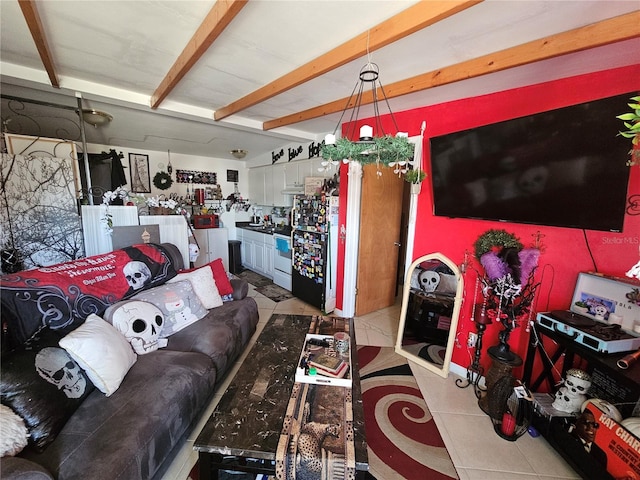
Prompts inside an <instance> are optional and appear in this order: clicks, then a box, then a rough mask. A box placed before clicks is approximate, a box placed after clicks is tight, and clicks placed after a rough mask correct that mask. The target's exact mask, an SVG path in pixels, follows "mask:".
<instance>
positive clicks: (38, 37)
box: [18, 0, 60, 88]
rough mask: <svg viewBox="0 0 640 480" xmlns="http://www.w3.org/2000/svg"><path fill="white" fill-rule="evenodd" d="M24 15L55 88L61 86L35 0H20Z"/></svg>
mask: <svg viewBox="0 0 640 480" xmlns="http://www.w3.org/2000/svg"><path fill="white" fill-rule="evenodd" d="M18 4H19V5H20V9H21V10H22V15H23V16H24V19H25V20H26V21H27V26H28V27H29V31H30V32H31V36H32V37H33V41H34V42H35V44H36V48H37V49H38V54H39V55H40V60H42V64H43V65H44V68H45V70H46V71H47V75H48V76H49V81H50V82H51V85H52V86H54V87H55V88H60V82H59V81H58V75H57V74H56V69H55V67H54V65H53V60H52V59H51V54H50V50H49V46H48V44H47V38H46V37H45V35H44V28H42V22H41V21H40V15H38V9H37V8H36V2H35V0H18Z"/></svg>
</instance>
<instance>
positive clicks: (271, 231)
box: [236, 222, 291, 237]
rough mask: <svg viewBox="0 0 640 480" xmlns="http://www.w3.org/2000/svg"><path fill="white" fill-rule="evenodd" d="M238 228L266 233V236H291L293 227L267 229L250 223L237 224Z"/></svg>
mask: <svg viewBox="0 0 640 480" xmlns="http://www.w3.org/2000/svg"><path fill="white" fill-rule="evenodd" d="M236 228H242V229H244V230H251V231H252V232H258V233H264V234H265V235H273V234H274V233H275V234H279V235H285V236H287V237H289V236H291V227H290V226H289V225H285V226H284V227H265V226H259V227H256V226H252V225H251V224H250V222H236Z"/></svg>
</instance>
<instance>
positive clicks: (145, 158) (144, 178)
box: [129, 153, 151, 193]
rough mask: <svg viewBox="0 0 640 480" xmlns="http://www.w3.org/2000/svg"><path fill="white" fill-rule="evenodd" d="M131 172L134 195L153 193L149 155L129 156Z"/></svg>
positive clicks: (134, 154) (135, 154)
mask: <svg viewBox="0 0 640 480" xmlns="http://www.w3.org/2000/svg"><path fill="white" fill-rule="evenodd" d="M129 172H130V173H131V191H132V192H134V193H151V176H150V174H149V155H143V154H142V153H130V154H129Z"/></svg>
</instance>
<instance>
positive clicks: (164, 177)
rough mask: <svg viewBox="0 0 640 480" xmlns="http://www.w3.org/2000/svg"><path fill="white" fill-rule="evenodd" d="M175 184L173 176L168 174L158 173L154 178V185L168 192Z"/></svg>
mask: <svg viewBox="0 0 640 480" xmlns="http://www.w3.org/2000/svg"><path fill="white" fill-rule="evenodd" d="M172 184H173V180H172V179H171V175H169V174H168V173H167V172H158V173H156V174H155V175H154V176H153V185H154V186H155V187H156V188H158V189H160V190H166V189H168V188H169V187H171V185H172Z"/></svg>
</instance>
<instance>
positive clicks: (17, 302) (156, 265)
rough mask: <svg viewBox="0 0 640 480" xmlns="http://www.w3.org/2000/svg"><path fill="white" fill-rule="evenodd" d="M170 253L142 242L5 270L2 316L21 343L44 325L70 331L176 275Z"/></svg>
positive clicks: (157, 246)
mask: <svg viewBox="0 0 640 480" xmlns="http://www.w3.org/2000/svg"><path fill="white" fill-rule="evenodd" d="M170 258H171V257H170V256H169V254H168V253H167V252H166V251H165V250H164V247H162V246H160V245H155V244H144V245H142V244H141V245H135V246H133V247H125V248H122V249H120V250H116V251H113V252H108V253H105V254H102V255H96V256H93V257H87V258H83V259H79V260H73V261H70V262H66V263H60V264H58V265H52V266H49V267H42V268H38V269H34V270H27V271H22V272H19V273H16V274H13V275H5V276H4V277H2V288H1V289H0V292H1V301H2V313H3V318H4V319H5V321H8V322H9V325H8V326H9V331H10V333H11V335H12V337H13V338H16V339H19V340H20V341H21V342H22V341H24V340H26V339H27V338H29V336H31V335H32V334H33V333H34V332H35V331H36V330H38V329H39V328H40V327H41V326H48V327H49V328H51V329H53V330H59V331H63V332H66V331H71V330H73V329H74V328H75V327H77V326H78V325H79V324H80V323H82V322H83V321H84V320H85V319H86V318H87V316H89V315H90V314H91V313H95V314H97V315H100V314H102V312H103V311H104V310H105V309H106V307H108V306H109V305H111V304H112V303H115V302H117V301H119V300H121V299H123V298H128V297H130V296H132V295H134V294H135V293H136V292H138V291H141V290H143V289H146V288H149V287H152V286H155V285H159V284H162V283H164V282H166V281H167V280H169V279H170V278H172V277H174V276H175V275H176V271H175V268H174V266H173V265H172V262H171V260H170ZM86 292H91V294H89V293H86Z"/></svg>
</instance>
